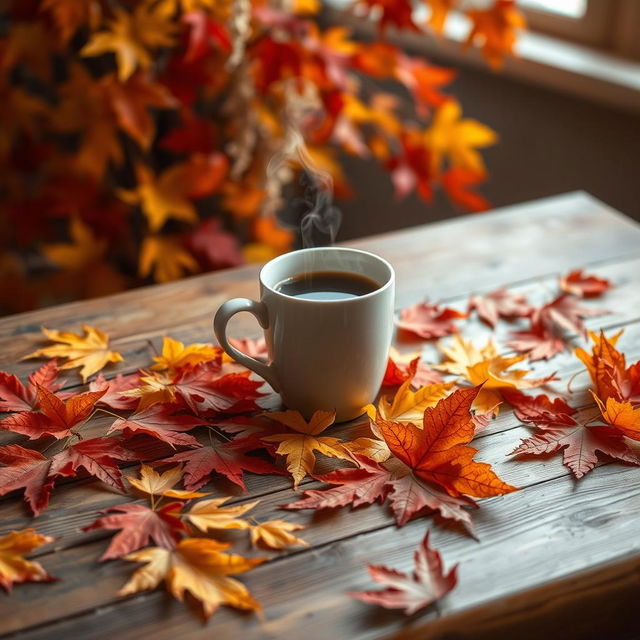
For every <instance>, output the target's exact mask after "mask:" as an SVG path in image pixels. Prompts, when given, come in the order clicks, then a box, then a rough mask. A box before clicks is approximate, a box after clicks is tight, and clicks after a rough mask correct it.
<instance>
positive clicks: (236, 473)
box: [162, 436, 285, 492]
mask: <svg viewBox="0 0 640 640" xmlns="http://www.w3.org/2000/svg"><path fill="white" fill-rule="evenodd" d="M259 448H262V449H264V448H265V445H264V444H262V443H260V441H259V440H258V439H257V438H255V437H252V436H249V437H245V438H236V439H235V440H232V441H231V442H221V441H220V440H218V439H212V440H211V442H210V444H208V445H203V446H201V447H200V448H198V449H193V450H191V451H182V452H181V453H177V454H176V455H174V456H172V457H170V458H166V459H165V460H163V461H162V464H165V463H167V464H168V463H170V462H180V463H185V466H184V470H183V472H184V477H183V482H184V487H185V489H187V490H188V491H195V490H196V489H199V488H200V487H201V486H202V485H204V484H205V483H206V482H207V481H208V480H209V476H210V474H211V472H212V471H215V472H216V473H219V474H221V475H223V476H225V477H226V478H227V479H228V480H230V481H231V482H233V483H234V484H237V485H238V486H239V487H240V488H241V489H242V490H243V491H244V492H246V491H247V488H246V486H245V484H244V472H245V471H250V472H251V473H258V474H278V475H285V472H284V471H283V470H282V469H281V468H280V467H277V466H276V465H274V464H273V463H272V462H269V461H267V460H264V459H262V458H259V457H257V456H248V455H246V454H247V453H248V452H249V451H255V450H256V449H259Z"/></svg>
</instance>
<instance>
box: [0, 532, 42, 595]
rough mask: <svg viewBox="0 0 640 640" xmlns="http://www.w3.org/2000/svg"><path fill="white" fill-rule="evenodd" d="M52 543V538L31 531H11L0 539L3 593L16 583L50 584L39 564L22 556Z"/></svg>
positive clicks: (0, 570)
mask: <svg viewBox="0 0 640 640" xmlns="http://www.w3.org/2000/svg"><path fill="white" fill-rule="evenodd" d="M50 542H53V538H51V537H49V536H43V535H42V534H40V533H36V532H35V530H33V529H23V530H22V531H11V532H9V533H8V534H7V535H6V536H2V537H1V538H0V586H2V587H3V588H4V589H5V591H11V587H12V586H13V585H14V584H15V583H17V582H52V581H53V580H55V578H54V577H52V576H50V575H49V574H48V573H47V572H46V571H45V570H44V568H43V567H42V565H41V564H40V563H39V562H33V561H31V560H27V559H26V558H24V557H23V556H24V555H25V554H27V553H30V552H31V551H33V550H34V549H37V548H38V547H41V546H42V545H43V544H49V543H50Z"/></svg>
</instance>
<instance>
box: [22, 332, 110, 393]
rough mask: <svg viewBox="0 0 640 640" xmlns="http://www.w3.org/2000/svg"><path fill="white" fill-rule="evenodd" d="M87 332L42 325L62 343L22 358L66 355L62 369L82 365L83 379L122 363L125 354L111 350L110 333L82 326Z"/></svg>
mask: <svg viewBox="0 0 640 640" xmlns="http://www.w3.org/2000/svg"><path fill="white" fill-rule="evenodd" d="M82 330H83V331H84V334H85V335H81V334H78V333H73V332H71V331H56V330H53V329H47V328H45V327H42V333H44V335H45V336H46V337H47V338H48V339H49V340H51V342H57V343H59V344H56V345H53V346H50V347H44V348H42V349H38V350H37V351H34V352H33V353H30V354H28V355H26V356H24V357H23V358H22V360H26V359H27V358H65V359H66V362H64V363H63V364H62V365H61V366H60V369H75V368H76V367H81V369H80V376H81V377H82V382H86V381H87V378H88V377H89V376H90V375H92V374H94V373H96V372H97V371H100V369H103V368H104V367H105V366H106V365H107V364H109V363H110V362H121V361H122V356H121V355H120V354H119V353H118V352H117V351H111V350H110V349H109V336H108V335H107V334H106V333H103V332H102V331H100V330H99V329H95V328H94V327H90V326H89V325H86V324H85V325H82Z"/></svg>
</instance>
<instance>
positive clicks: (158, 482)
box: [127, 463, 210, 500]
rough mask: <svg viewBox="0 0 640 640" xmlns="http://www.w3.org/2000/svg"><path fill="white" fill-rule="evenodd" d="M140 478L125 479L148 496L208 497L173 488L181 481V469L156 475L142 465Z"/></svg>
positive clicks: (173, 469)
mask: <svg viewBox="0 0 640 640" xmlns="http://www.w3.org/2000/svg"><path fill="white" fill-rule="evenodd" d="M139 473H140V478H127V480H128V481H129V484H130V485H131V486H132V487H135V488H136V489H138V491H142V492H143V493H146V494H148V495H150V496H165V497H167V498H177V499H178V500H191V498H201V497H203V496H208V495H210V494H209V493H203V492H201V491H183V490H182V489H174V488H173V487H174V486H175V485H176V484H177V483H178V482H180V480H181V479H182V467H181V466H180V465H178V466H177V467H172V468H171V469H168V470H167V471H165V472H164V473H162V474H160V473H158V472H157V471H156V470H155V469H153V467H150V466H148V465H146V464H144V463H142V464H141V465H140V469H139Z"/></svg>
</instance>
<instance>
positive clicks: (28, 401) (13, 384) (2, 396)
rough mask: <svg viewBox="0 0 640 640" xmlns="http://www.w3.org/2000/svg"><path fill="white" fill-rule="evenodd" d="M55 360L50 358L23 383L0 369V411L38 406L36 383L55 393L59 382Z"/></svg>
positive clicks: (59, 385) (60, 384) (30, 409)
mask: <svg viewBox="0 0 640 640" xmlns="http://www.w3.org/2000/svg"><path fill="white" fill-rule="evenodd" d="M58 372H59V369H58V364H57V361H56V360H55V359H54V360H50V361H49V362H47V363H46V364H45V365H43V366H42V367H40V368H39V369H38V370H37V371H34V372H33V373H32V374H31V375H30V376H29V379H28V382H27V385H26V386H25V385H23V384H22V382H20V379H19V378H18V377H17V376H14V375H12V374H9V373H6V372H5V371H0V411H32V410H33V409H37V408H38V385H40V386H41V387H45V388H46V389H48V390H49V391H51V392H52V393H55V392H56V391H57V390H58V389H60V387H62V383H61V382H57V378H58Z"/></svg>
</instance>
